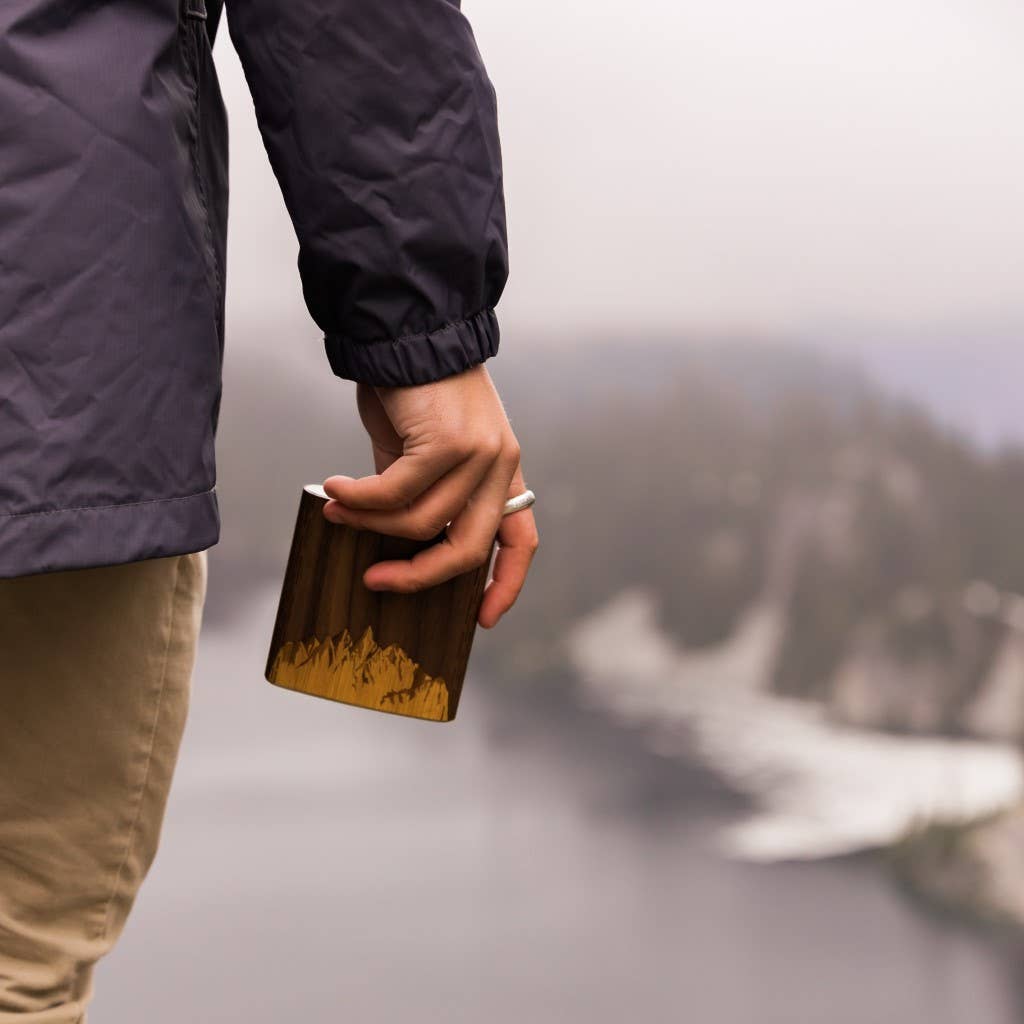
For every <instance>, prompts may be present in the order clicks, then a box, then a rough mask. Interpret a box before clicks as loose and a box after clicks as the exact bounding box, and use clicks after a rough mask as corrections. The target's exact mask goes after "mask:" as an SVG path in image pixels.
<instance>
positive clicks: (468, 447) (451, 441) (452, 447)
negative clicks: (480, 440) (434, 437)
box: [438, 429, 473, 461]
mask: <svg viewBox="0 0 1024 1024" xmlns="http://www.w3.org/2000/svg"><path fill="white" fill-rule="evenodd" d="M438 444H439V446H440V447H441V448H443V449H444V450H445V451H447V452H449V453H450V454H451V455H454V456H455V457H456V458H457V459H459V460H460V461H462V460H465V459H468V458H469V457H470V456H471V455H472V454H473V442H472V439H471V438H470V437H469V435H468V434H467V433H466V432H465V431H462V430H454V429H448V430H446V431H445V432H444V433H443V434H441V435H440V437H439V438H438Z"/></svg>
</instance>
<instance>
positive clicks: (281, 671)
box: [268, 626, 449, 722]
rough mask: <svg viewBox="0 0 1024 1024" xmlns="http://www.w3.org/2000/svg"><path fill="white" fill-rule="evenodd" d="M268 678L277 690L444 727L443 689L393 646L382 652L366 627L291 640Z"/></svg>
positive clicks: (438, 679)
mask: <svg viewBox="0 0 1024 1024" xmlns="http://www.w3.org/2000/svg"><path fill="white" fill-rule="evenodd" d="M268 678H270V679H271V681H272V682H274V683H276V684H277V685H278V686H284V687H287V688H288V689H291V690H301V691H303V692H305V693H313V694H317V695H319V696H321V697H327V698H328V699H330V700H338V701H343V702H344V703H347V704H356V705H358V706H360V707H364V708H371V709H373V710H375V711H391V712H394V713H396V714H399V715H410V716H413V717H416V718H428V719H432V720H433V721H437V722H446V721H448V718H449V714H448V697H449V694H448V684H447V683H446V682H445V681H444V680H443V679H442V678H441V677H440V676H431V675H428V674H427V673H426V672H424V671H423V669H422V668H421V667H420V666H419V665H418V664H417V663H416V662H415V661H413V660H412V658H410V657H409V655H408V654H406V653H405V651H404V650H403V649H402V648H401V647H400V646H399V645H398V644H386V645H384V646H381V645H380V644H378V643H377V641H376V639H375V638H374V635H373V628H372V627H371V626H367V627H366V630H365V631H364V632H363V634H362V636H360V637H359V638H358V639H353V638H352V636H351V634H350V633H349V631H348V630H347V629H345V630H343V631H342V632H341V633H337V634H335V635H333V636H328V637H324V638H323V639H319V638H317V637H310V638H309V639H306V640H291V641H288V642H287V643H285V644H283V645H282V646H281V648H280V649H279V650H278V652H277V655H276V657H275V658H274V662H273V665H272V667H271V671H270V674H269V676H268Z"/></svg>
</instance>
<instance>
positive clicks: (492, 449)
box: [476, 434, 502, 462]
mask: <svg viewBox="0 0 1024 1024" xmlns="http://www.w3.org/2000/svg"><path fill="white" fill-rule="evenodd" d="M476 450H477V452H479V454H480V455H481V456H483V457H484V458H485V459H487V461H488V462H495V461H496V460H497V459H498V457H499V456H500V455H501V453H502V441H501V435H500V434H485V435H484V436H482V437H481V438H480V439H479V440H478V441H477V444H476Z"/></svg>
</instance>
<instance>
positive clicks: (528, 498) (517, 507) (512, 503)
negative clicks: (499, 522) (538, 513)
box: [502, 491, 537, 516]
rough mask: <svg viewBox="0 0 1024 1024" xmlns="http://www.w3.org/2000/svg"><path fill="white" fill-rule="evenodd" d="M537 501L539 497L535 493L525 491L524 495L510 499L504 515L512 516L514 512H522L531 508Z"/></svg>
mask: <svg viewBox="0 0 1024 1024" xmlns="http://www.w3.org/2000/svg"><path fill="white" fill-rule="evenodd" d="M536 500H537V495H536V494H534V493H533V491H523V493H522V494H517V495H516V496H515V497H514V498H509V499H508V501H506V502H505V511H504V512H503V513H502V515H503V516H510V515H511V514H512V513H513V512H522V511H523V509H524V508H529V507H530V506H531V505H532V504H533V503H534V502H535V501H536Z"/></svg>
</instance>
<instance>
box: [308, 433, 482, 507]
mask: <svg viewBox="0 0 1024 1024" xmlns="http://www.w3.org/2000/svg"><path fill="white" fill-rule="evenodd" d="M461 462H462V455H461V453H460V452H457V451H453V450H452V449H451V447H449V446H446V445H438V446H437V447H436V448H430V449H429V450H426V449H425V450H423V451H415V452H409V453H408V454H403V455H401V456H399V457H398V458H397V459H396V460H395V461H394V462H392V463H391V465H390V466H388V467H387V468H386V469H385V470H384V471H383V472H382V473H376V474H374V475H373V476H363V477H351V476H341V475H337V476H329V477H328V478H327V479H326V480H325V481H324V483H323V488H324V491H325V492H326V494H327V495H328V496H329V497H331V498H336V499H337V500H338V501H340V502H341V503H342V505H347V506H348V507H349V508H355V509H399V508H403V507H404V506H405V505H409V504H411V503H412V502H413V501H415V499H416V498H418V497H419V496H420V495H421V494H422V493H423V492H424V491H425V490H426V489H427V488H428V487H429V486H430V485H431V484H433V483H436V482H437V481H438V480H440V479H441V477H442V476H444V475H445V474H446V473H447V472H448V471H449V470H451V469H453V468H454V467H455V466H457V465H459V463H461Z"/></svg>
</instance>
